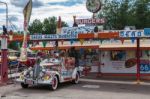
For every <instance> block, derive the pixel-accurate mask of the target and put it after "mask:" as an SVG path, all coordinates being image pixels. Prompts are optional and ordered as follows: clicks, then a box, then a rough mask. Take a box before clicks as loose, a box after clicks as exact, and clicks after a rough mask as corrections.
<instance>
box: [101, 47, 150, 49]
mask: <svg viewBox="0 0 150 99" xmlns="http://www.w3.org/2000/svg"><path fill="white" fill-rule="evenodd" d="M99 49H100V50H137V47H112V48H111V47H109V48H99ZM140 50H150V47H140Z"/></svg>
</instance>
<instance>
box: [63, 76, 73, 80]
mask: <svg viewBox="0 0 150 99" xmlns="http://www.w3.org/2000/svg"><path fill="white" fill-rule="evenodd" d="M64 80H67V81H68V80H72V78H71V77H68V78H64Z"/></svg>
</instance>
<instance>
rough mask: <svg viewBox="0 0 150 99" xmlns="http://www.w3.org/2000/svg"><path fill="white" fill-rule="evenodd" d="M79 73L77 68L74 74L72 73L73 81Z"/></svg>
mask: <svg viewBox="0 0 150 99" xmlns="http://www.w3.org/2000/svg"><path fill="white" fill-rule="evenodd" d="M77 73H78V69H77V68H75V69H74V70H73V73H72V78H73V79H75V78H76V74H77Z"/></svg>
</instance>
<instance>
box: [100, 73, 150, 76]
mask: <svg viewBox="0 0 150 99" xmlns="http://www.w3.org/2000/svg"><path fill="white" fill-rule="evenodd" d="M100 75H101V76H135V77H136V73H134V74H131V73H124V74H123V73H100ZM140 76H150V74H140Z"/></svg>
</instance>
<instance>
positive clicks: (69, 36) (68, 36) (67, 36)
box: [30, 34, 77, 40]
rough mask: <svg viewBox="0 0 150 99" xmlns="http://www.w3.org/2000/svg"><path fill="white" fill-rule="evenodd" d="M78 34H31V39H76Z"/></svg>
mask: <svg viewBox="0 0 150 99" xmlns="http://www.w3.org/2000/svg"><path fill="white" fill-rule="evenodd" d="M76 38H77V35H76V34H47V35H30V40H56V39H76Z"/></svg>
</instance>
